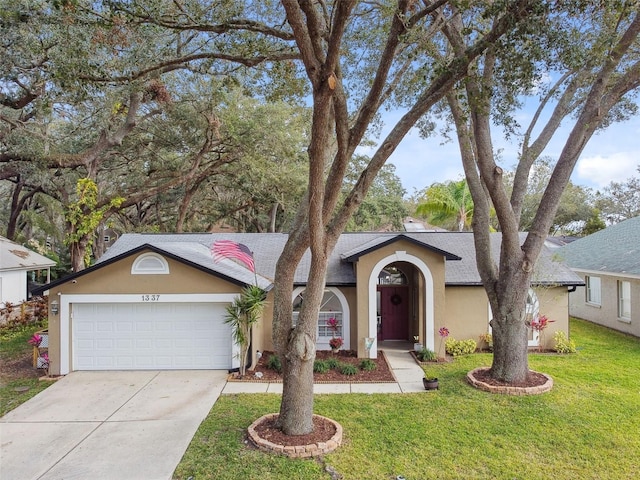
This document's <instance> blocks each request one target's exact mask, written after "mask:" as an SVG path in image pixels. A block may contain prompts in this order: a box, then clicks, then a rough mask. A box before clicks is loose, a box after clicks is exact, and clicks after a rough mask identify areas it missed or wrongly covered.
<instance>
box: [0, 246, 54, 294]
mask: <svg viewBox="0 0 640 480" xmlns="http://www.w3.org/2000/svg"><path fill="white" fill-rule="evenodd" d="M55 265H56V262H54V261H53V260H51V259H49V258H47V257H45V256H43V255H40V254H39V253H36V252H34V251H31V250H29V249H27V248H25V247H23V246H22V245H19V244H17V243H15V242H12V241H11V240H9V239H8V238H5V237H2V236H0V306H4V304H5V303H6V302H9V303H13V304H16V303H21V302H24V301H25V300H28V299H29V289H28V287H27V283H28V282H29V278H28V273H29V272H34V271H39V270H46V272H47V275H46V280H47V282H48V281H49V280H50V278H51V277H50V268H51V267H55Z"/></svg>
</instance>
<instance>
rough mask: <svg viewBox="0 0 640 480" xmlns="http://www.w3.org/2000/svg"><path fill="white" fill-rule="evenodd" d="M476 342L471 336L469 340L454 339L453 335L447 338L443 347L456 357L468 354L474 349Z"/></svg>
mask: <svg viewBox="0 0 640 480" xmlns="http://www.w3.org/2000/svg"><path fill="white" fill-rule="evenodd" d="M477 346H478V344H477V343H476V341H475V340H474V339H472V338H470V339H469V340H456V339H455V338H453V337H449V338H447V340H446V341H445V342H444V349H445V351H446V352H447V353H448V354H449V355H453V356H454V357H458V356H460V355H469V354H470V353H473V352H475V351H476V348H477Z"/></svg>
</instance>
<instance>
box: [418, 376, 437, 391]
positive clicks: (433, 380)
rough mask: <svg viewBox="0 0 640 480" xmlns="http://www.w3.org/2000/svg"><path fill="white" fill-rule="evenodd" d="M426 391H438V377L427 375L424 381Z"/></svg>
mask: <svg viewBox="0 0 640 480" xmlns="http://www.w3.org/2000/svg"><path fill="white" fill-rule="evenodd" d="M422 383H423V384H424V389H425V390H438V377H432V376H429V375H427V374H425V375H424V378H423V379H422Z"/></svg>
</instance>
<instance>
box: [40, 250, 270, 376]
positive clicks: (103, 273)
mask: <svg viewBox="0 0 640 480" xmlns="http://www.w3.org/2000/svg"><path fill="white" fill-rule="evenodd" d="M142 253H144V252H142ZM137 257H138V255H133V256H131V257H129V258H125V259H123V260H121V261H119V262H116V263H113V264H111V265H107V266H105V267H103V268H100V269H98V270H96V271H93V272H90V273H88V274H86V275H82V276H80V277H78V278H77V279H76V280H74V281H72V282H71V281H70V282H66V283H64V284H62V285H59V286H57V287H55V288H52V289H51V290H50V291H49V312H51V302H52V301H54V300H57V299H58V296H59V295H60V294H62V295H71V294H73V295H77V294H135V293H140V294H161V295H162V294H195V293H204V294H206V293H231V294H236V293H239V292H240V290H241V287H240V286H238V285H234V284H232V283H229V282H227V281H225V280H223V279H220V278H217V277H214V276H212V275H209V274H207V273H204V272H202V271H200V270H197V269H194V268H192V267H189V266H187V265H185V264H183V263H180V262H177V261H175V260H172V259H170V258H166V257H165V259H166V260H167V263H168V265H169V272H170V273H169V274H168V275H131V266H132V264H133V262H134V260H135V259H136V258H137ZM69 313H70V314H71V313H72V312H69ZM269 318H271V317H269ZM70 326H71V328H69V336H70V337H71V335H72V331H73V325H71V320H70ZM68 341H69V345H72V339H71V338H69V339H68ZM255 347H256V348H258V347H262V345H261V344H260V343H259V342H256V345H255ZM69 354H70V356H72V355H73V352H72V349H71V348H70V349H69ZM49 358H50V361H51V365H50V371H51V373H52V374H54V375H57V374H59V373H60V314H58V315H52V314H50V315H49ZM69 361H70V362H71V358H70V359H69Z"/></svg>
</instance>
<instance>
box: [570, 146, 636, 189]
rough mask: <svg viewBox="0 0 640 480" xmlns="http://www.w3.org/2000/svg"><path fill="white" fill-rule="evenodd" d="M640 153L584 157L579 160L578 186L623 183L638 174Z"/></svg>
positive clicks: (577, 171)
mask: <svg viewBox="0 0 640 480" xmlns="http://www.w3.org/2000/svg"><path fill="white" fill-rule="evenodd" d="M639 163H640V152H617V153H611V154H603V155H594V156H589V157H583V158H581V159H580V160H578V165H577V166H576V170H575V176H576V179H575V180H574V181H575V182H576V183H578V184H583V183H587V184H591V185H593V186H595V187H604V186H606V185H609V183H611V182H621V181H624V180H626V179H627V178H629V177H633V176H635V175H636V173H637V170H636V169H637V166H638V164H639Z"/></svg>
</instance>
